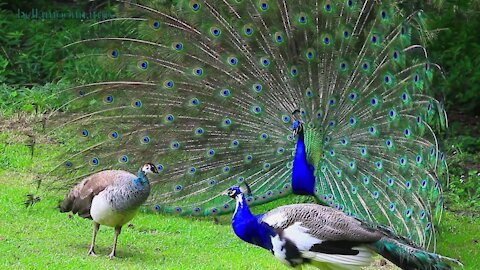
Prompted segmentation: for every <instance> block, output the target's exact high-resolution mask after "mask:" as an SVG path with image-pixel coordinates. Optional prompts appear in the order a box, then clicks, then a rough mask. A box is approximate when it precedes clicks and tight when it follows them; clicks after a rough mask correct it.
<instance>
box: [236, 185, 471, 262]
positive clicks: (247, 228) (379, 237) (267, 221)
mask: <svg viewBox="0 0 480 270" xmlns="http://www.w3.org/2000/svg"><path fill="white" fill-rule="evenodd" d="M226 194H227V195H228V196H230V197H231V198H232V199H235V201H236V206H235V214H234V215H233V218H232V227H233V231H234V232H235V234H236V235H237V236H238V237H239V238H241V239H242V240H243V241H246V242H249V243H251V244H254V245H257V246H260V247H262V248H265V249H267V250H269V251H270V252H272V254H273V255H274V256H275V257H276V258H277V259H279V260H280V261H281V262H283V263H284V264H286V265H288V266H290V267H297V266H301V265H303V264H311V265H314V266H316V267H318V268H320V269H332V270H333V269H361V267H362V266H368V265H370V263H371V262H372V261H373V258H372V256H373V254H375V253H378V254H380V255H382V256H383V257H385V258H386V259H388V260H389V261H391V262H392V263H394V264H395V265H397V266H399V267H401V268H402V269H418V270H440V269H442V270H447V269H452V268H451V265H457V266H463V265H462V264H461V263H460V262H459V261H457V260H455V259H451V258H448V257H444V256H441V255H438V254H434V253H430V252H428V251H425V250H423V249H422V248H420V247H418V246H416V245H415V244H413V243H412V242H411V241H410V240H409V239H406V238H404V237H401V236H399V235H395V234H394V233H392V232H391V231H390V230H389V229H387V228H384V227H382V226H377V225H372V224H369V223H366V222H364V221H361V220H358V219H355V218H353V217H351V216H347V215H345V214H344V213H342V212H340V211H338V210H336V209H333V208H330V207H325V206H321V205H316V204H291V205H285V206H281V207H278V208H275V209H273V210H271V211H269V212H266V213H263V214H260V215H256V216H254V215H253V214H252V213H251V212H250V209H249V207H248V205H247V202H246V200H245V197H244V195H243V193H242V191H241V190H240V188H239V187H238V186H233V187H231V188H229V189H228V190H227V192H226Z"/></svg>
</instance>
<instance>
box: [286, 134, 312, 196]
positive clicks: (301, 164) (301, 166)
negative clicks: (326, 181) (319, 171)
mask: <svg viewBox="0 0 480 270" xmlns="http://www.w3.org/2000/svg"><path fill="white" fill-rule="evenodd" d="M292 191H293V193H294V194H298V195H310V196H314V195H315V168H314V166H313V165H311V164H309V163H308V161H307V152H306V149H305V142H304V134H303V132H302V133H300V134H299V135H298V139H297V144H296V146H295V156H294V158H293V169H292Z"/></svg>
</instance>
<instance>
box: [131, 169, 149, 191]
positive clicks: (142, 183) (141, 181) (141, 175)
mask: <svg viewBox="0 0 480 270" xmlns="http://www.w3.org/2000/svg"><path fill="white" fill-rule="evenodd" d="M133 183H134V184H135V186H136V187H139V188H140V187H147V186H149V185H150V182H149V181H148V178H147V174H146V173H145V172H144V171H143V170H142V169H140V170H138V173H137V178H135V179H134V180H133Z"/></svg>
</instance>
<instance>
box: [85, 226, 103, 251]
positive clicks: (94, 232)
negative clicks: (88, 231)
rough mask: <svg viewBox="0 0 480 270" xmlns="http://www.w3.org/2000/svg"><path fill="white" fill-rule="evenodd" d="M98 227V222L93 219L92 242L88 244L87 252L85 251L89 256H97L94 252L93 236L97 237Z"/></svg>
mask: <svg viewBox="0 0 480 270" xmlns="http://www.w3.org/2000/svg"><path fill="white" fill-rule="evenodd" d="M98 229H100V224H98V223H96V222H95V221H94V222H93V235H92V244H91V245H90V249H89V250H88V253H87V254H88V255H90V256H97V254H95V251H94V249H95V238H96V237H97V232H98Z"/></svg>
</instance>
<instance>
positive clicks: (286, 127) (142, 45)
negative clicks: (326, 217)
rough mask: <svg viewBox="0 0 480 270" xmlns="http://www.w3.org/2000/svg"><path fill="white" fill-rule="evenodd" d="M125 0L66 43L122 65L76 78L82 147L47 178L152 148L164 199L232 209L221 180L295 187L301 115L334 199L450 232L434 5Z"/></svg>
mask: <svg viewBox="0 0 480 270" xmlns="http://www.w3.org/2000/svg"><path fill="white" fill-rule="evenodd" d="M120 2H121V3H120V5H119V9H120V14H121V15H119V16H118V17H117V18H115V19H111V20H107V21H103V22H99V23H97V24H96V25H95V28H96V29H97V28H98V29H97V31H96V33H97V34H98V35H99V36H98V37H94V38H89V39H85V40H82V41H79V42H75V43H73V44H70V45H68V46H66V50H68V51H69V53H71V54H73V55H78V56H80V57H92V59H95V61H96V62H95V63H96V64H97V66H98V68H104V69H107V70H109V71H111V74H113V75H114V76H116V79H115V80H112V81H105V82H96V83H91V84H86V85H82V86H78V87H74V88H72V89H67V90H65V93H66V94H71V95H72V97H71V99H70V101H69V102H67V103H66V104H65V106H64V107H62V108H60V110H62V111H63V110H69V111H70V112H71V113H73V114H72V115H74V116H73V117H72V118H64V117H65V115H64V114H63V113H61V112H60V110H59V111H57V112H55V113H52V117H51V119H52V120H51V127H52V129H51V133H50V134H52V136H55V137H56V138H57V139H58V140H60V141H62V142H64V143H65V145H67V146H68V147H69V149H68V152H67V154H66V155H64V156H63V157H62V160H61V162H60V163H59V164H58V166H57V167H55V169H53V170H52V172H51V174H50V176H49V178H50V179H51V181H49V182H48V183H47V182H44V183H42V184H44V185H45V186H47V187H49V188H60V189H66V188H68V187H71V186H72V185H73V184H74V183H77V182H78V181H79V180H80V179H82V178H84V177H86V176H88V175H90V174H92V173H94V172H97V171H99V170H103V169H107V168H121V169H125V170H129V171H133V170H135V169H136V168H137V167H138V164H141V163H144V162H145V161H152V162H154V163H156V164H157V167H158V169H159V171H160V172H161V176H160V177H159V178H158V179H152V184H153V187H152V194H153V196H151V198H150V200H149V204H150V205H151V206H152V208H153V209H154V210H156V211H165V212H170V213H179V214H206V215H208V214H218V213H224V212H229V211H232V210H233V207H234V202H232V201H231V200H230V199H228V198H226V197H224V196H222V195H221V194H222V193H223V192H224V190H226V189H227V188H228V187H229V186H232V185H234V184H238V183H242V182H243V181H248V183H249V184H250V186H251V187H252V191H253V194H254V196H252V197H249V198H248V199H247V201H248V203H251V204H255V203H263V202H266V201H269V200H272V199H275V198H278V197H280V196H283V195H285V194H288V193H290V190H291V186H290V180H291V169H292V160H293V158H292V154H293V152H294V149H295V138H294V136H293V135H292V130H291V128H290V125H291V123H292V120H293V119H300V120H301V121H302V122H303V123H305V127H306V135H308V136H309V137H308V138H309V139H308V142H306V143H308V144H309V145H310V146H311V149H314V151H312V152H311V153H309V155H310V156H309V157H310V158H311V159H312V160H315V162H316V163H315V164H316V166H315V170H316V176H317V185H318V186H317V195H318V197H321V198H323V200H324V203H325V204H328V205H331V206H332V207H336V208H338V209H340V210H342V211H345V212H347V213H348V214H351V215H356V216H358V217H360V218H363V219H366V220H371V221H375V222H380V223H384V224H387V225H389V226H391V227H393V228H395V230H396V232H397V233H399V234H401V235H404V236H406V237H409V238H412V239H413V241H415V242H416V243H417V244H418V245H420V246H429V245H431V244H433V243H434V235H435V234H434V221H435V214H436V210H437V209H441V185H440V183H441V181H445V179H446V178H447V176H446V167H445V161H444V159H445V158H444V155H443V154H442V153H441V152H440V151H439V147H438V141H437V138H436V136H435V133H434V127H432V126H431V125H430V124H429V123H432V121H433V122H436V123H444V122H445V114H444V111H443V108H442V106H441V105H440V104H439V103H438V102H437V101H436V100H435V99H433V98H432V97H431V94H432V93H431V81H432V78H433V75H434V73H435V72H436V71H437V70H438V69H437V65H435V64H434V63H430V61H429V60H428V58H427V55H426V53H425V50H424V48H423V47H422V37H423V35H422V33H423V31H424V30H423V28H422V25H421V23H419V21H420V18H419V16H420V15H419V14H418V13H413V14H404V13H403V12H402V10H401V9H399V8H398V6H397V5H396V3H395V1H367V0H365V1H354V0H345V1H343V0H342V1H340V0H337V1H333V0H332V1H309V0H303V1H298V2H295V3H292V2H290V1H286V0H283V1H281V0H279V1H262V0H260V1H253V0H243V1H242V0H232V1H174V4H170V5H168V4H158V3H143V4H141V3H129V2H126V1H120ZM112 24H115V25H120V27H121V28H122V29H123V30H124V31H121V32H122V33H115V32H113V30H111V29H112V27H111V25H112ZM113 75H112V76H113ZM296 110H298V111H299V113H298V114H296V115H295V116H293V115H292V113H293V112H294V111H296ZM52 179H53V180H52Z"/></svg>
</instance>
